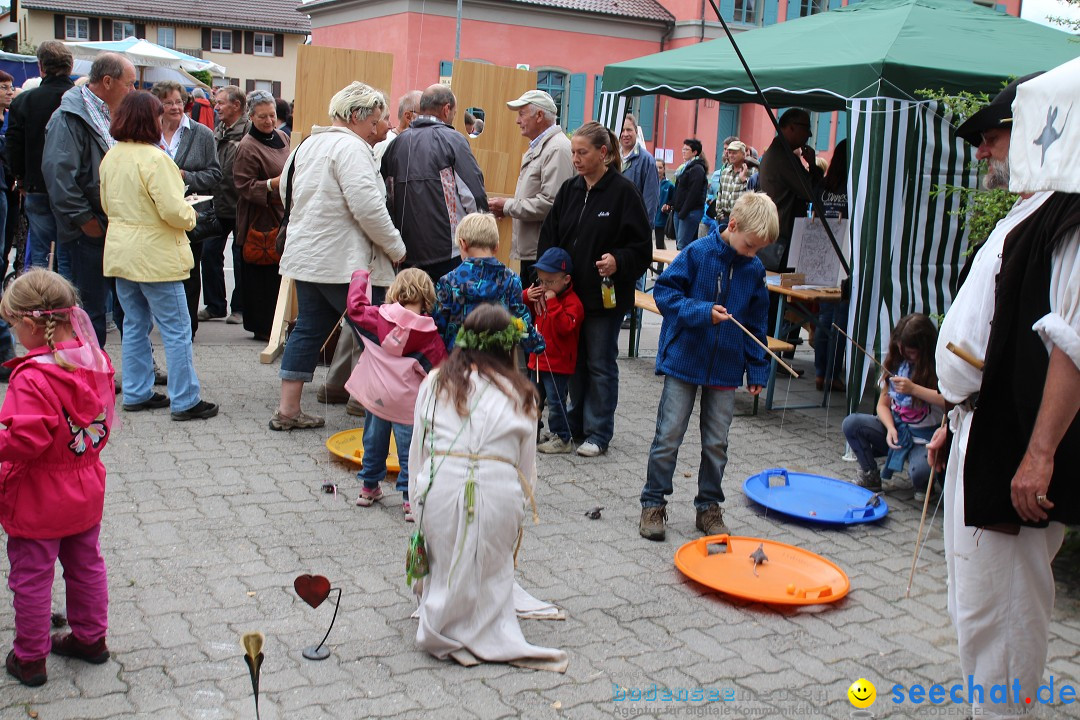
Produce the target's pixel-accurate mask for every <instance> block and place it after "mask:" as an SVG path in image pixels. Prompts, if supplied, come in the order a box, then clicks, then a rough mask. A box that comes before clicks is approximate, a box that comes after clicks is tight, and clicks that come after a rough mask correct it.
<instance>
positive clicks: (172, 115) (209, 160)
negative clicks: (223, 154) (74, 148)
mask: <svg viewBox="0 0 1080 720" xmlns="http://www.w3.org/2000/svg"><path fill="white" fill-rule="evenodd" d="M150 92H152V93H153V94H154V95H155V96H156V97H157V99H158V100H160V101H161V104H162V106H163V107H164V108H165V113H164V114H163V115H162V116H161V149H162V150H164V151H165V152H166V153H168V155H169V157H171V158H172V159H173V162H175V163H176V166H177V167H178V168H180V174H181V175H182V176H183V178H184V184H185V185H186V186H187V188H188V193H189V194H191V195H213V194H214V190H215V188H217V186H218V184H219V183H220V182H221V166H220V165H218V159H217V149H216V146H215V144H214V131H213V130H211V129H210V128H208V127H206V126H205V125H203V124H202V123H198V122H195V121H194V120H192V119H191V118H189V117H188V116H187V114H186V113H185V112H184V105H185V104H186V103H187V101H188V94H187V91H186V90H184V88H183V87H182V86H181V85H180V83H178V82H175V81H173V80H163V81H161V82H159V83H157V84H155V85H154V87H153V88H151V89H150ZM204 217H205V216H204ZM204 217H200V218H199V221H200V222H202V223H208V222H209V223H212V224H215V225H216V223H217V219H216V218H214V219H212V220H211V219H210V218H208V217H205V219H204ZM218 227H220V226H218ZM208 232H209V231H208V230H207V228H206V225H205V224H204V225H203V226H202V227H200V226H198V225H196V227H195V230H193V231H192V232H191V233H190V234H189V239H190V241H191V255H192V257H193V258H195V265H194V267H192V268H191V274H190V275H189V276H188V279H187V280H185V281H184V294H185V295H186V296H187V304H188V313H189V314H190V315H191V338H192V339H193V340H194V339H195V332H196V331H197V330H198V329H199V296H200V295H202V282H201V279H200V276H199V260H200V258H202V249H203V238H204V237H206V235H207V234H208Z"/></svg>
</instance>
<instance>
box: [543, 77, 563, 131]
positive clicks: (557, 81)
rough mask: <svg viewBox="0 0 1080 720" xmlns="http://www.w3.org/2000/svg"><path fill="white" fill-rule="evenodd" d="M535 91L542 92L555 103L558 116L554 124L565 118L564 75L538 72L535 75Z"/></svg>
mask: <svg viewBox="0 0 1080 720" xmlns="http://www.w3.org/2000/svg"><path fill="white" fill-rule="evenodd" d="M536 89H537V90H543V91H544V92H546V93H547V94H548V95H550V96H551V99H552V100H554V101H555V107H557V108H559V116H558V117H557V118H556V119H555V122H560V121H561V120H562V119H563V118H564V117H566V73H561V72H559V71H558V70H539V71H537V73H536Z"/></svg>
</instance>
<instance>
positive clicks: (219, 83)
mask: <svg viewBox="0 0 1080 720" xmlns="http://www.w3.org/2000/svg"><path fill="white" fill-rule="evenodd" d="M231 84H232V83H231V82H229V78H227V77H217V76H214V77H212V78H210V87H216V88H219V87H225V86H226V85H231Z"/></svg>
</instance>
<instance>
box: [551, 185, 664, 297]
mask: <svg viewBox="0 0 1080 720" xmlns="http://www.w3.org/2000/svg"><path fill="white" fill-rule="evenodd" d="M551 247H560V248H562V249H563V250H565V251H566V252H568V253H569V254H570V258H571V259H572V260H573V261H574V272H573V273H572V274H571V277H572V278H573V280H574V289H575V290H576V291H577V294H578V297H579V298H581V304H582V305H584V306H585V314H586V315H601V314H603V315H615V314H625V313H626V311H627V310H629V309H630V308H632V307H633V306H634V289H635V287H634V283H635V282H636V281H637V279H638V278H639V277H641V275H642V273H644V272H645V269H646V268H647V267H648V266H649V261H650V260H652V239H651V236H650V228H649V219H648V217H646V215H645V204H644V202H642V200H641V193H639V192H638V189H637V187H636V186H635V185H634V183H632V182H631V181H630V180H627V179H626V178H625V177H624V176H623V174H622V173H620V172H619V171H617V170H614V169H610V168H609V169H608V171H607V173H605V175H604V176H603V177H602V178H600V180H599V181H598V182H597V183H596V185H594V186H593V187H592V189H591V190H589V189H586V185H585V178H583V177H582V176H580V175H577V176H575V177H572V178H570V179H569V180H567V181H566V182H565V183H563V185H562V187H561V188H559V192H558V194H557V195H555V204H554V205H552V207H551V212H550V213H548V216H547V218H546V219H545V220H544V224H543V226H542V227H541V228H540V242H539V247H538V249H537V257H539V256H540V255H542V254H543V253H544V251H545V250H547V249H548V248H551ZM605 253H611V254H612V255H613V256H614V257H615V263H616V270H615V274H614V275H613V276H612V280H614V282H615V298H616V304H615V308H614V309H611V310H609V309H606V308H605V307H604V301H603V299H602V298H601V296H600V273H599V272H598V271H597V269H596V262H597V261H598V260H599V259H600V258H601V257H602V256H603V255H604V254H605Z"/></svg>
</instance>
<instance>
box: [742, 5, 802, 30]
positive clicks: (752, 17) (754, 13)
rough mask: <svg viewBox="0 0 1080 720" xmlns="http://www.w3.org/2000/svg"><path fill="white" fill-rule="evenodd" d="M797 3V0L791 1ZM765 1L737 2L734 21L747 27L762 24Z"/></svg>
mask: <svg viewBox="0 0 1080 720" xmlns="http://www.w3.org/2000/svg"><path fill="white" fill-rule="evenodd" d="M791 2H795V0H791ZM763 4H764V3H763V0H735V16H734V18H733V19H734V21H735V22H737V23H745V24H747V25H760V24H761V6H762V5H763Z"/></svg>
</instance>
